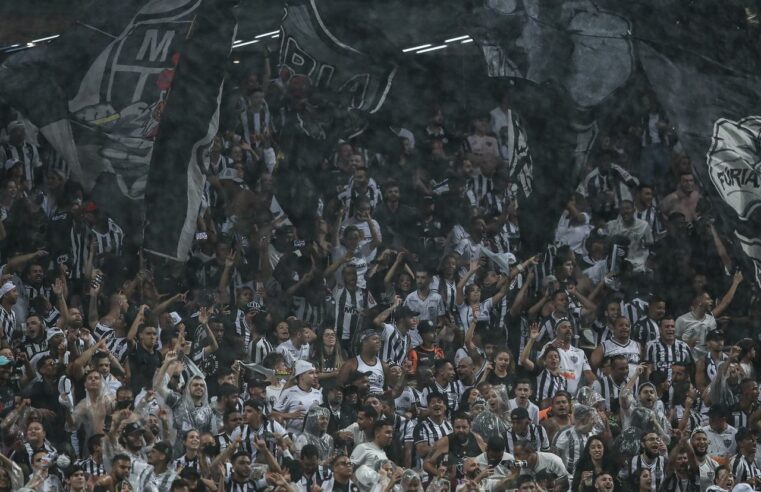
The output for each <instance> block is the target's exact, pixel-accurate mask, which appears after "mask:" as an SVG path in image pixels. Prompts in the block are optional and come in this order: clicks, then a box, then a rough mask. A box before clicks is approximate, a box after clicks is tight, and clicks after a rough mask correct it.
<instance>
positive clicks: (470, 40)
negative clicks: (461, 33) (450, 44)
mask: <svg viewBox="0 0 761 492" xmlns="http://www.w3.org/2000/svg"><path fill="white" fill-rule="evenodd" d="M472 42H473V40H472V39H466V40H465V41H463V42H462V43H460V44H468V43H472Z"/></svg>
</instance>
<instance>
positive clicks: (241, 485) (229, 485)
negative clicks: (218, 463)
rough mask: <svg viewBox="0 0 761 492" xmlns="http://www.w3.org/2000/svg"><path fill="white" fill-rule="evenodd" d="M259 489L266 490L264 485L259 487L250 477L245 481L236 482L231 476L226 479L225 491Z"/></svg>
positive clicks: (255, 491) (238, 491)
mask: <svg viewBox="0 0 761 492" xmlns="http://www.w3.org/2000/svg"><path fill="white" fill-rule="evenodd" d="M259 490H264V487H262V488H261V489H260V488H258V487H257V486H256V483H255V482H254V481H253V480H250V479H249V480H247V481H245V482H236V481H235V480H233V477H232V476H230V478H228V479H227V480H225V492H257V491H259Z"/></svg>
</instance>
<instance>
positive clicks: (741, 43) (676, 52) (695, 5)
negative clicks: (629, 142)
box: [470, 0, 761, 285]
mask: <svg viewBox="0 0 761 492" xmlns="http://www.w3.org/2000/svg"><path fill="white" fill-rule="evenodd" d="M754 5H755V4H752V3H747V2H746V3H743V2H724V3H721V4H719V3H716V2H703V1H698V0H695V1H691V2H687V3H684V2H673V1H667V2H660V3H658V4H657V5H656V4H653V2H645V1H639V0H632V1H630V2H619V1H616V0H600V1H596V2H595V1H589V0H586V1H581V2H578V1H558V2H541V1H539V0H523V1H521V2H519V1H515V0H483V2H476V3H475V7H474V8H473V10H472V12H471V14H472V15H471V16H470V32H471V34H472V35H473V37H474V38H475V39H476V43H477V44H478V46H479V48H480V49H481V51H482V53H483V55H484V58H485V61H486V67H487V71H488V73H489V75H490V76H491V77H493V78H494V79H495V80H500V79H502V80H508V79H509V80H513V81H516V80H517V81H521V82H523V83H526V84H527V85H529V86H532V87H533V88H534V89H536V90H540V91H542V92H543V93H544V94H545V95H547V94H550V95H551V97H554V98H555V99H554V107H553V110H552V111H532V110H531V108H530V105H529V107H528V109H527V111H526V112H524V113H522V116H523V117H524V118H525V119H529V120H530V119H538V120H540V121H541V122H542V123H544V124H547V125H554V126H555V128H562V127H563V126H565V130H564V131H561V132H559V133H556V132H546V131H545V132H542V133H544V135H551V140H550V141H547V140H545V141H544V142H542V145H536V141H537V138H539V139H541V138H542V135H541V134H540V135H537V134H534V135H529V145H530V146H531V148H532V150H534V151H541V152H545V153H546V152H548V150H549V149H554V152H552V151H551V152H552V153H551V154H550V157H551V158H552V157H553V155H552V154H553V153H554V156H555V157H557V159H555V160H550V161H548V160H547V159H541V158H540V159H539V161H540V165H539V166H534V180H535V182H536V186H535V190H537V191H538V193H535V194H534V196H533V199H534V202H533V205H534V206H533V207H531V208H530V209H529V210H527V211H528V212H529V213H530V214H531V218H532V220H533V221H534V222H539V223H540V225H539V231H538V233H539V237H541V236H544V237H547V236H548V233H549V231H550V230H551V229H552V228H554V225H555V224H556V221H557V218H558V216H559V215H560V212H562V209H563V205H564V203H565V199H566V198H567V195H566V196H562V195H563V193H562V190H568V189H569V182H573V181H576V180H577V179H578V177H579V171H580V170H581V169H582V168H583V166H584V165H585V163H586V161H587V159H588V158H589V156H590V151H591V150H592V149H593V148H594V146H595V139H596V138H597V126H598V125H597V120H598V118H602V117H604V114H605V112H606V108H607V110H608V112H609V113H610V110H609V108H610V107H613V108H620V107H621V105H617V104H616V99H617V98H618V99H625V98H627V97H629V98H630V97H631V92H630V91H627V89H628V88H631V86H632V85H633V84H634V81H633V78H634V77H635V76H636V67H638V66H639V67H641V68H642V70H643V72H644V75H645V77H646V78H647V81H648V82H649V85H650V87H651V88H652V90H653V91H654V92H655V94H656V95H657V99H658V103H659V104H660V106H661V107H662V108H663V110H664V111H665V112H666V114H667V116H668V117H669V120H670V121H671V122H672V123H673V124H674V126H675V127H676V130H677V133H678V136H679V140H680V143H681V145H682V146H683V148H684V150H685V151H686V152H687V154H688V155H689V156H690V158H691V160H692V163H693V168H694V171H695V172H696V173H697V175H698V177H699V179H700V182H701V184H702V188H703V191H704V193H705V194H706V195H707V197H708V198H709V199H710V201H711V202H712V204H713V205H714V210H715V211H716V212H717V223H718V224H719V226H720V227H721V228H722V229H723V231H724V232H725V233H726V235H727V237H729V238H730V239H731V241H732V243H733V244H731V245H730V250H731V251H732V252H733V253H734V258H735V260H736V261H737V263H738V264H739V265H741V266H744V267H746V268H747V270H748V271H750V272H752V273H753V275H754V276H755V279H756V281H757V282H758V283H759V285H761V177H760V176H759V171H760V170H761V169H759V162H761V63H759V60H761V46H760V45H759V43H758V35H759V32H758V31H759V26H758V16H757V13H756V12H755V11H754V10H753V8H754V7H753V6H754ZM749 6H750V7H749ZM524 99H525V98H524ZM519 103H520V102H519ZM530 104H533V102H532V103H530ZM613 116H614V117H615V116H616V115H615V114H614V115H613ZM620 116H624V117H625V116H626V115H620ZM564 121H565V123H564ZM558 136H560V137H561V138H557V137H558ZM552 140H555V141H554V142H553V141H552ZM558 150H560V151H561V152H560V153H558ZM542 161H543V162H542ZM553 181H554V186H553ZM542 190H544V193H542ZM556 190H560V191H561V193H557V195H561V196H562V199H561V200H560V201H558V200H557V197H553V196H552V193H555V192H556ZM548 192H549V193H548ZM536 200H538V201H536ZM525 210H526V209H524V211H525ZM541 223H544V226H542V225H541Z"/></svg>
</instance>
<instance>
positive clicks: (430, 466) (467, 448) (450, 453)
mask: <svg viewBox="0 0 761 492" xmlns="http://www.w3.org/2000/svg"><path fill="white" fill-rule="evenodd" d="M470 422H471V419H470V417H469V416H468V415H467V414H466V413H463V412H457V413H455V415H454V417H452V428H453V429H454V431H453V432H452V433H451V434H449V435H448V436H445V437H444V438H442V439H439V440H438V441H437V442H436V447H435V448H433V452H432V453H431V454H430V455H429V456H428V457H427V458H426V459H425V461H424V462H423V468H424V469H425V471H427V472H428V473H430V474H431V475H436V473H437V470H438V467H439V464H440V461H442V458H443V457H444V456H447V461H446V464H447V466H448V467H449V471H451V470H453V469H454V470H456V473H457V476H456V478H457V479H461V478H463V476H462V465H463V463H464V462H465V459H466V458H475V457H476V456H478V455H480V454H481V453H483V452H484V450H485V449H486V444H485V443H484V441H483V439H482V438H481V436H479V435H478V434H474V433H473V432H471V430H470Z"/></svg>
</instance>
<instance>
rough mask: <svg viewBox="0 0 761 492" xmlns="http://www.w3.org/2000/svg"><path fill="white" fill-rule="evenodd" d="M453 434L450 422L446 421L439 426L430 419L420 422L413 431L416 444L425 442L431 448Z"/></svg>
mask: <svg viewBox="0 0 761 492" xmlns="http://www.w3.org/2000/svg"><path fill="white" fill-rule="evenodd" d="M452 432H453V429H452V423H451V422H450V421H449V420H447V419H444V420H443V421H442V422H441V424H437V423H436V422H434V421H433V420H431V419H430V417H429V418H426V419H425V420H421V421H420V422H418V424H417V425H416V426H415V429H414V431H413V437H412V439H413V442H414V443H415V444H419V443H423V442H424V443H427V444H428V445H429V446H434V445H435V444H436V442H437V441H438V440H439V439H441V438H443V437H444V436H448V435H449V434H451V433H452Z"/></svg>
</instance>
